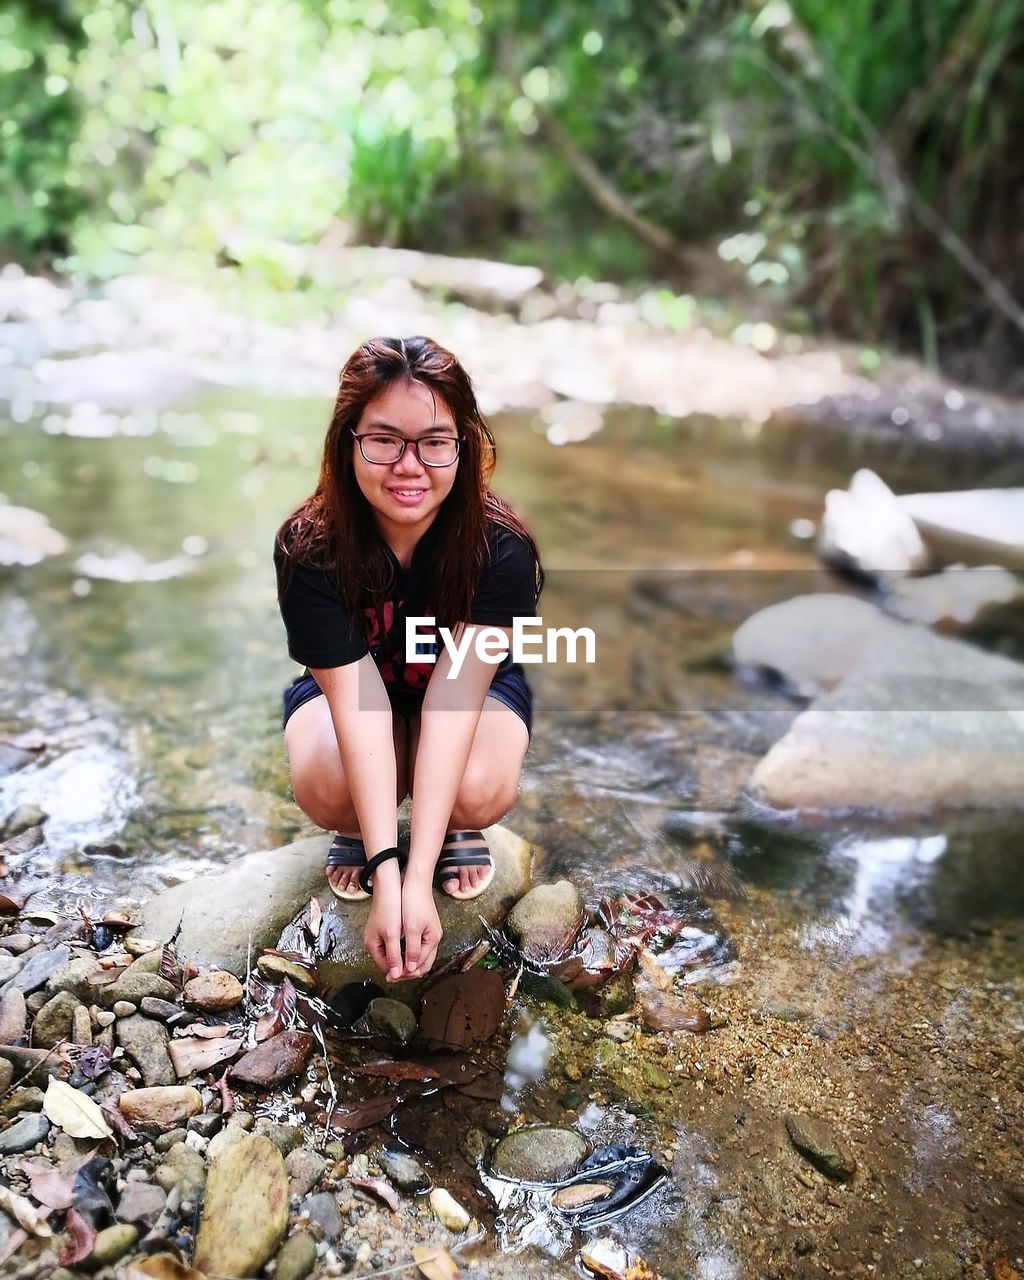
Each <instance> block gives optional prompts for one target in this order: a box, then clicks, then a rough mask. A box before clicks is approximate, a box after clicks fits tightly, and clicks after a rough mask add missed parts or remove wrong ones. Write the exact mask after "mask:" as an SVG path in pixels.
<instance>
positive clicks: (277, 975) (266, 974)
mask: <svg viewBox="0 0 1024 1280" xmlns="http://www.w3.org/2000/svg"><path fill="white" fill-rule="evenodd" d="M256 969H257V972H258V973H259V975H260V977H261V978H266V979H267V981H268V982H281V981H282V979H284V978H287V979H288V981H289V982H290V983H291V984H292V986H293V987H295V988H296V989H297V990H299V991H315V990H316V974H315V973H314V972H313V971H312V970H311V969H307V968H306V966H305V965H302V964H296V962H295V961H294V960H289V959H287V958H286V957H285V956H275V955H265V956H260V958H259V959H258V960H257V961H256Z"/></svg>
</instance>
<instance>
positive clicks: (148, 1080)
mask: <svg viewBox="0 0 1024 1280" xmlns="http://www.w3.org/2000/svg"><path fill="white" fill-rule="evenodd" d="M116 1037H117V1042H118V1044H119V1045H120V1046H121V1048H122V1049H124V1051H125V1053H126V1054H127V1055H128V1057H129V1058H130V1059H131V1060H132V1062H134V1063H135V1065H136V1066H137V1067H138V1069H139V1071H140V1072H141V1073H142V1079H143V1082H144V1083H145V1084H146V1085H147V1086H151V1085H172V1084H175V1083H177V1079H178V1077H177V1074H176V1072H175V1070H174V1066H173V1065H172V1063H171V1059H170V1055H169V1054H168V1052H167V1041H168V1034H167V1028H166V1027H165V1026H164V1025H163V1023H162V1022H156V1021H155V1020H154V1019H153V1018H145V1017H143V1016H142V1015H141V1014H133V1015H132V1016H131V1017H127V1018H122V1019H121V1020H120V1021H119V1022H118V1024H117V1028H116Z"/></svg>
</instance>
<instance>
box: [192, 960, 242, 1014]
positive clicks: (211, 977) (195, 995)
mask: <svg viewBox="0 0 1024 1280" xmlns="http://www.w3.org/2000/svg"><path fill="white" fill-rule="evenodd" d="M244 995H245V992H244V991H243V990H242V984H241V983H240V982H239V981H238V979H237V978H236V977H235V975H234V974H233V973H226V972H224V971H223V970H221V969H215V970H212V971H211V972H209V973H201V974H200V975H199V976H198V977H197V978H192V979H191V980H190V981H189V982H186V983H185V990H184V992H183V997H184V1000H185V1003H186V1004H187V1005H191V1006H192V1007H193V1008H195V1009H204V1010H206V1011H207V1012H208V1013H223V1012H224V1011H225V1010H227V1009H234V1008H235V1007H236V1006H237V1005H240V1004H241V1003H242V999H243V997H244Z"/></svg>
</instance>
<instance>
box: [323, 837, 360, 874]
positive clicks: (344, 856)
mask: <svg viewBox="0 0 1024 1280" xmlns="http://www.w3.org/2000/svg"><path fill="white" fill-rule="evenodd" d="M365 861H366V849H365V847H364V845H363V842H362V840H355V839H353V838H352V836H342V835H337V836H335V837H334V840H333V841H332V842H331V847H330V849H329V850H328V851H327V866H329V867H361V866H362V865H363V863H364V862H365Z"/></svg>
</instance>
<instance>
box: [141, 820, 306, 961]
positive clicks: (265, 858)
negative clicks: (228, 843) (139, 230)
mask: <svg viewBox="0 0 1024 1280" xmlns="http://www.w3.org/2000/svg"><path fill="white" fill-rule="evenodd" d="M330 842H331V837H330V836H310V837H308V838H307V839H305V840H297V841H296V842H295V843H294V844H289V845H285V846H284V847H283V848H281V849H268V850H263V851H261V852H259V853H247V854H244V855H243V856H242V857H240V858H236V859H234V861H233V862H231V863H230V864H229V865H228V867H227V869H226V870H224V871H219V872H214V873H212V874H209V875H204V876H197V877H196V878H195V879H193V880H186V881H184V882H183V883H182V884H177V885H174V887H173V888H171V889H167V890H165V891H164V892H163V893H159V894H157V896H156V897H155V898H152V899H151V900H150V901H149V902H148V903H147V904H146V905H145V906H144V907H143V908H142V913H141V918H140V921H139V927H138V929H137V930H136V931H135V933H137V934H138V935H139V936H142V937H146V938H152V939H155V940H157V941H159V942H166V941H167V940H168V939H169V938H170V937H171V935H172V934H173V933H174V931H175V929H177V927H178V922H179V920H180V921H181V932H180V934H179V935H178V939H177V942H176V943H175V946H176V948H177V951H178V955H179V957H180V958H181V959H182V960H192V961H193V962H194V963H195V964H197V965H199V966H200V968H206V969H225V970H227V972H228V973H233V974H234V975H235V977H237V978H241V977H243V976H244V975H245V969H246V960H247V956H248V953H249V946H250V938H251V940H252V953H253V954H254V955H258V954H259V953H260V952H261V951H262V950H264V948H266V947H273V946H275V945H276V943H277V939H278V936H279V935H280V933H281V930H282V929H283V928H284V927H285V925H287V924H288V922H289V921H290V920H291V919H292V917H293V916H295V915H296V914H297V913H298V912H299V911H300V910H301V908H302V907H304V906H305V905H306V903H308V901H309V899H310V898H311V897H315V896H316V895H317V894H318V893H321V892H322V891H323V890H324V889H325V887H326V881H325V879H324V866H325V864H326V860H327V849H328V848H329V846H330ZM228 907H229V908H230V909H228ZM133 936H134V934H129V937H133Z"/></svg>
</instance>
